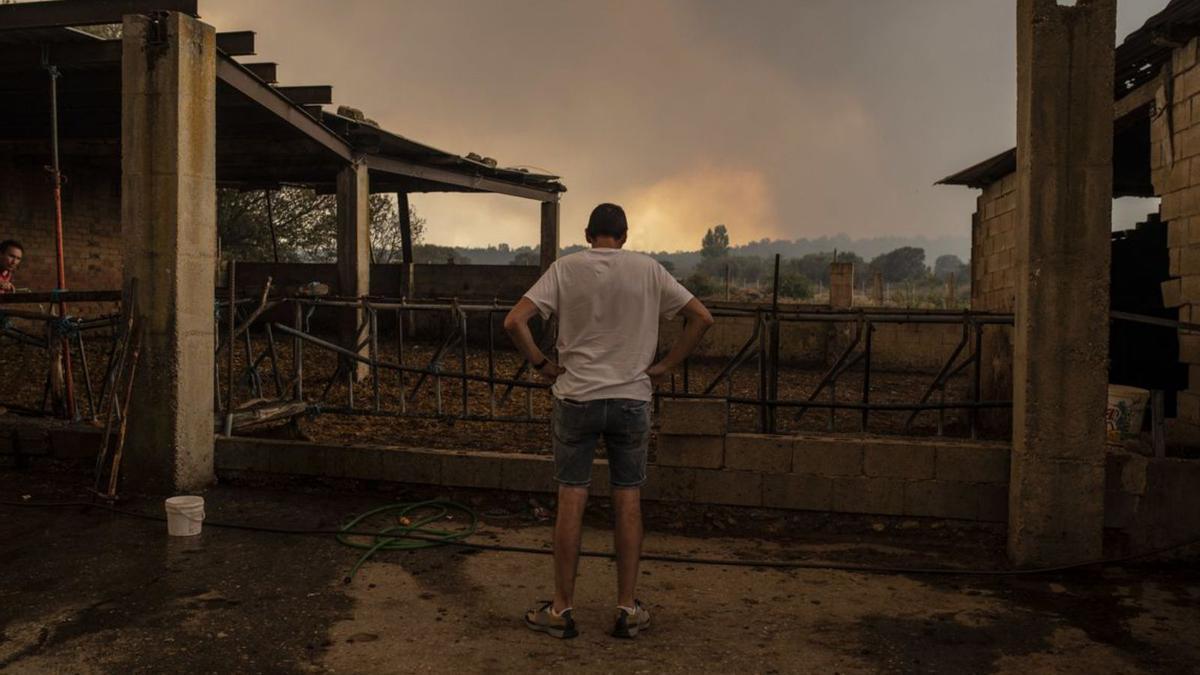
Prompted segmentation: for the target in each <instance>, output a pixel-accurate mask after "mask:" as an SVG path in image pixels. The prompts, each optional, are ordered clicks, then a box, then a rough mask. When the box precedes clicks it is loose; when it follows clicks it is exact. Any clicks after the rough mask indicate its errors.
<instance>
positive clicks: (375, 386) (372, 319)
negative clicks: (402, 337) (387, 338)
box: [363, 299, 380, 412]
mask: <svg viewBox="0 0 1200 675" xmlns="http://www.w3.org/2000/svg"><path fill="white" fill-rule="evenodd" d="M363 306H364V307H365V308H366V311H367V320H368V324H369V325H368V326H367V331H368V332H369V337H370V338H371V394H372V396H373V397H374V399H375V400H374V405H375V412H379V409H380V396H379V365H378V364H379V317H378V316H377V315H376V313H375V309H374V308H372V307H371V305H370V303H368V302H367V301H366V300H365V299H364V300H363Z"/></svg>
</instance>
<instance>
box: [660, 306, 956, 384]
mask: <svg viewBox="0 0 1200 675" xmlns="http://www.w3.org/2000/svg"><path fill="white" fill-rule="evenodd" d="M682 329H683V321H682V320H679V319H676V320H674V321H664V322H663V323H662V324H661V326H660V329H659V343H660V345H661V347H662V348H663V349H666V348H667V347H669V346H670V344H671V342H672V341H674V340H675V338H676V337H678V336H679V332H680V331H681V330H682ZM753 333H754V318H752V317H717V320H716V324H715V325H714V326H713V327H712V329H710V330H709V331H708V333H707V334H705V336H704V339H703V340H702V341H701V343H700V345H699V347H698V348H697V349H696V352H695V353H696V355H697V356H700V357H706V358H725V359H728V358H730V357H732V356H733V355H734V354H736V353H737V351H738V349H740V348H741V347H742V345H743V344H745V342H746V340H748V339H749V338H750V336H751V335H753ZM853 337H854V328H853V325H852V324H844V323H843V324H834V323H822V322H813V323H807V322H806V323H799V322H787V323H784V324H782V325H781V326H780V328H779V357H780V361H781V362H782V363H783V364H784V365H787V366H799V367H810V368H822V367H827V366H829V365H831V364H832V363H833V361H834V360H835V359H836V358H837V357H838V355H839V354H840V353H841V352H842V350H844V349H845V348H846V346H847V345H848V344H849V343H850V341H851V340H852V339H853ZM961 337H962V327H961V326H956V325H937V324H917V323H908V324H877V325H876V326H875V333H874V335H873V336H872V338H871V365H872V368H878V369H880V370H891V371H900V372H912V371H915V372H929V371H934V372H936V371H937V370H938V369H939V368H941V367H942V364H944V363H945V361H946V359H947V358H949V356H950V354H951V353H952V352H953V351H954V347H955V345H957V344H958V341H959V339H960V338H961Z"/></svg>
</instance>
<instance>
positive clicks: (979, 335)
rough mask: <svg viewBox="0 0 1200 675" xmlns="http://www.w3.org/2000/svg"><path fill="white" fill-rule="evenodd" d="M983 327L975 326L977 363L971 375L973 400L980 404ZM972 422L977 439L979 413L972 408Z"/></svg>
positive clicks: (970, 416) (972, 430)
mask: <svg viewBox="0 0 1200 675" xmlns="http://www.w3.org/2000/svg"><path fill="white" fill-rule="evenodd" d="M982 350H983V326H981V325H979V324H975V362H974V363H973V364H972V365H973V366H974V368H973V371H974V372H973V373H972V374H971V400H973V401H975V402H977V403H978V402H979V400H980V398H981V396H982V392H981V386H982V385H981V383H982V380H983V357H982V354H983V351H982ZM968 417H969V418H970V422H971V438H975V437H976V436H977V435H978V433H979V412H978V411H977V410H976V409H975V408H972V409H971V411H970V415H969V416H968Z"/></svg>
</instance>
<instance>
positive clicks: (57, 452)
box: [22, 429, 100, 459]
mask: <svg viewBox="0 0 1200 675" xmlns="http://www.w3.org/2000/svg"><path fill="white" fill-rule="evenodd" d="M22 449H24V448H22ZM99 449H100V431H99V430H91V429H52V430H50V454H51V455H53V456H54V457H57V458H59V459H80V458H87V457H95V456H96V453H97V452H98V451H99Z"/></svg>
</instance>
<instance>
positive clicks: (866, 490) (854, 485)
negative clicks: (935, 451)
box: [833, 477, 904, 516]
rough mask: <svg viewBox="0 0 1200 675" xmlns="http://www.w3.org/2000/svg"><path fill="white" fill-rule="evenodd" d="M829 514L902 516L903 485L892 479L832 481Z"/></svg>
mask: <svg viewBox="0 0 1200 675" xmlns="http://www.w3.org/2000/svg"><path fill="white" fill-rule="evenodd" d="M833 510H834V511H840V512H842V513H875V514H880V515H893V516H898V515H902V514H903V513H904V481H903V480H899V479H895V478H872V477H862V478H851V477H837V478H834V479H833Z"/></svg>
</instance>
